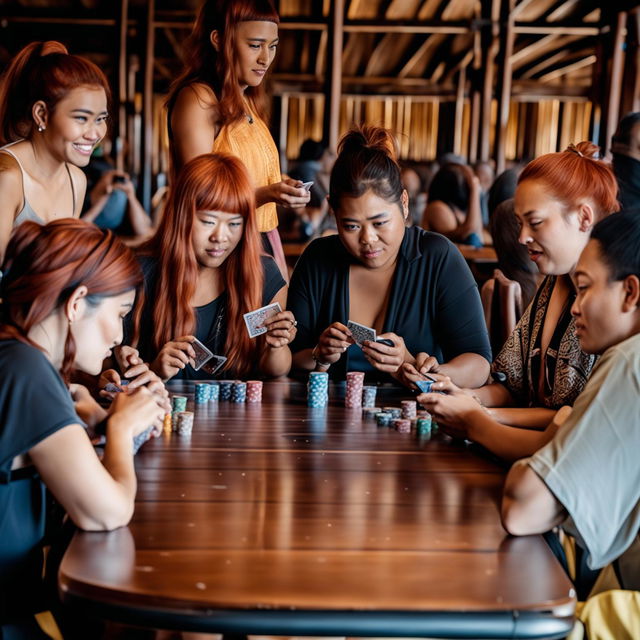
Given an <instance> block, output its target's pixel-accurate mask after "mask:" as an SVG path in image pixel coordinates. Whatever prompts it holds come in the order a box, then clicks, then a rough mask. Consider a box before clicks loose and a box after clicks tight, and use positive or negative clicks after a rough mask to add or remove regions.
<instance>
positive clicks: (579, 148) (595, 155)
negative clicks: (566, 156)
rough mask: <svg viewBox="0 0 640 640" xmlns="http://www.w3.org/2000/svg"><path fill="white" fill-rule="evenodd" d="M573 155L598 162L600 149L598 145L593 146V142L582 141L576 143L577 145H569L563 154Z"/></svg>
mask: <svg viewBox="0 0 640 640" xmlns="http://www.w3.org/2000/svg"><path fill="white" fill-rule="evenodd" d="M567 151H568V152H571V153H575V154H576V155H579V156H580V157H581V158H588V159H589V160H600V159H601V158H600V147H598V145H595V144H593V142H589V141H583V142H578V144H573V143H571V144H570V145H569V146H568V147H567V148H566V149H565V152H567Z"/></svg>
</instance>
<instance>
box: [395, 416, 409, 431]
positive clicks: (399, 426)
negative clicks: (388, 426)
mask: <svg viewBox="0 0 640 640" xmlns="http://www.w3.org/2000/svg"><path fill="white" fill-rule="evenodd" d="M392 426H393V428H394V429H395V430H396V431H398V432H400V433H411V420H407V419H406V418H397V419H396V420H393V421H392Z"/></svg>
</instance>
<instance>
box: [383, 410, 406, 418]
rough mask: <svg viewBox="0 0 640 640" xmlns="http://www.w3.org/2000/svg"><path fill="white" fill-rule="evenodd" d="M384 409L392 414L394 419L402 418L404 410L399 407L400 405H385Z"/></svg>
mask: <svg viewBox="0 0 640 640" xmlns="http://www.w3.org/2000/svg"><path fill="white" fill-rule="evenodd" d="M382 410H383V411H384V412H385V413H388V414H390V415H391V419H392V420H397V419H398V418H402V410H401V409H398V407H384V408H383V409H382Z"/></svg>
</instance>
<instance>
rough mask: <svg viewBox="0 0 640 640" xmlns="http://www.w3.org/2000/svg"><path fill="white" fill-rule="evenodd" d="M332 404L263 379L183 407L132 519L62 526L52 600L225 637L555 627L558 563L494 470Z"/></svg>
mask: <svg viewBox="0 0 640 640" xmlns="http://www.w3.org/2000/svg"><path fill="white" fill-rule="evenodd" d="M182 390H188V391H191V390H192V386H191V385H187V384H184V385H183V384H178V385H172V391H173V392H174V393H175V392H177V391H182ZM332 393H333V394H334V396H335V395H337V393H338V392H337V391H336V390H333V391H332ZM381 395H382V398H381ZM378 399H379V401H378V404H379V405H380V404H384V405H386V404H389V403H391V404H395V405H399V400H398V398H397V397H396V398H395V399H390V398H389V397H386V398H385V397H384V392H383V391H379V394H378ZM332 402H333V405H334V406H330V407H329V408H328V409H327V410H324V409H320V410H317V409H307V407H306V406H305V403H304V387H303V386H302V385H301V384H299V383H293V382H289V381H282V382H273V383H268V384H266V385H265V393H264V401H263V404H262V405H232V404H229V403H220V404H219V405H214V404H210V405H208V406H205V408H200V407H198V408H196V421H195V427H194V431H193V433H192V435H191V436H186V437H185V436H178V435H177V434H165V435H164V436H162V437H161V438H159V439H157V440H154V441H151V442H149V443H147V444H146V445H145V446H144V447H143V449H142V450H141V452H140V453H139V454H138V456H137V457H136V468H137V473H138V478H139V487H138V497H137V503H136V511H135V515H134V518H133V520H132V522H131V525H130V526H129V527H128V528H123V529H120V530H117V531H114V532H111V533H79V534H77V535H76V536H75V538H74V540H73V541H72V543H71V546H70V548H69V550H68V551H67V553H66V555H65V558H64V560H63V563H62V565H61V569H60V574H59V585H60V590H61V593H62V596H63V599H64V600H65V601H66V602H67V603H68V604H70V605H79V606H82V608H83V609H84V610H85V611H91V612H93V613H96V614H98V615H100V616H102V617H105V618H110V619H114V620H119V621H126V622H131V623H137V624H142V625H146V626H150V627H156V628H181V629H186V630H202V631H206V630H208V631H219V632H224V633H252V634H279V635H341V636H344V635H360V636H438V637H443V638H560V637H563V636H564V635H566V633H567V631H568V630H569V629H570V627H571V623H572V619H573V614H574V606H575V600H574V595H573V591H572V588H571V584H570V582H569V581H568V580H567V578H566V577H565V575H564V573H563V571H562V569H561V568H560V565H559V564H558V563H557V562H556V560H555V558H554V557H553V555H552V554H551V552H550V551H549V549H548V547H547V546H546V544H545V542H544V541H543V539H542V538H540V537H537V536H531V537H526V538H511V537H509V536H507V535H506V534H505V532H504V530H503V529H502V527H501V525H500V519H499V509H498V505H499V499H500V493H501V487H502V482H503V477H504V473H505V470H504V468H502V467H500V466H498V465H497V464H495V463H494V462H492V461H491V460H489V459H488V458H486V457H483V456H481V455H479V454H478V453H477V452H474V451H472V450H470V449H469V448H468V447H466V446H465V445H464V444H462V443H456V442H453V441H451V440H450V439H449V438H447V437H446V436H442V435H439V434H436V435H435V436H432V437H431V438H430V439H429V438H424V437H422V438H419V437H418V436H416V435H415V434H400V433H398V432H396V431H394V430H392V429H389V428H379V427H377V426H376V424H375V422H369V421H364V420H363V419H362V418H361V412H360V411H359V410H347V409H345V408H344V407H342V406H340V404H341V402H340V400H339V399H338V398H336V397H334V399H333V400H332ZM190 403H191V400H190Z"/></svg>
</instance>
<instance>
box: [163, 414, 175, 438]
mask: <svg viewBox="0 0 640 640" xmlns="http://www.w3.org/2000/svg"><path fill="white" fill-rule="evenodd" d="M162 427H163V430H164V432H165V433H168V432H171V431H172V429H173V424H172V423H171V414H170V413H167V414H165V416H164V422H163V423H162Z"/></svg>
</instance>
